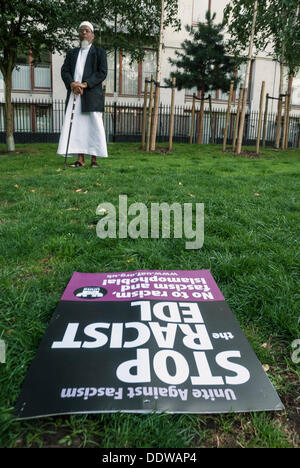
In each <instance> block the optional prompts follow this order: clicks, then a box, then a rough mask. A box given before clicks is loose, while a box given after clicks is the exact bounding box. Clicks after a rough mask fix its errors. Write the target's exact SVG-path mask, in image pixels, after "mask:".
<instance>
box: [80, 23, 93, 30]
mask: <svg viewBox="0 0 300 468" xmlns="http://www.w3.org/2000/svg"><path fill="white" fill-rule="evenodd" d="M81 26H88V27H89V28H90V30H91V31H92V32H94V27H93V25H92V23H90V22H89V21H82V23H80V25H79V29H80V28H81Z"/></svg>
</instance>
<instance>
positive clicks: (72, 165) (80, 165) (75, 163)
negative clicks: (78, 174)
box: [69, 161, 85, 167]
mask: <svg viewBox="0 0 300 468" xmlns="http://www.w3.org/2000/svg"><path fill="white" fill-rule="evenodd" d="M84 166H85V164H82V163H81V162H80V161H76V162H74V163H73V164H70V166H69V167H84Z"/></svg>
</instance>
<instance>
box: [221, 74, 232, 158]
mask: <svg viewBox="0 0 300 468" xmlns="http://www.w3.org/2000/svg"><path fill="white" fill-rule="evenodd" d="M233 85H234V82H233V81H231V82H230V90H229V97H228V105H227V112H226V122H225V129H224V136H223V145H222V151H223V152H224V151H226V142H227V134H228V127H229V119H230V108H231V101H232V94H233Z"/></svg>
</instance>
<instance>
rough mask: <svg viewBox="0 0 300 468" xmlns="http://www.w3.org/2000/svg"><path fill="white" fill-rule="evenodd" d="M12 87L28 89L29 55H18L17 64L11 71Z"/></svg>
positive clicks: (29, 74) (29, 80) (29, 85)
mask: <svg viewBox="0 0 300 468" xmlns="http://www.w3.org/2000/svg"><path fill="white" fill-rule="evenodd" d="M12 89H14V90H24V91H28V90H30V89H31V66H30V57H29V55H25V54H22V55H19V56H18V59H17V66H16V67H15V68H14V69H13V72H12Z"/></svg>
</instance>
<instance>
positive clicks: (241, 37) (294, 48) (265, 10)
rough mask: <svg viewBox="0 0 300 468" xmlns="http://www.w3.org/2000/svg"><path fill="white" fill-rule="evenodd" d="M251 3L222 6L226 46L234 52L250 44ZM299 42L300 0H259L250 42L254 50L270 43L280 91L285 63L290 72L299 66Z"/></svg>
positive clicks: (242, 51)
mask: <svg viewBox="0 0 300 468" xmlns="http://www.w3.org/2000/svg"><path fill="white" fill-rule="evenodd" d="M254 4H255V2H254V0H231V1H230V3H229V4H228V5H227V7H226V8H225V10H224V25H225V26H226V27H227V30H228V32H229V34H230V40H229V41H228V47H229V50H230V51H231V53H233V54H234V55H235V56H238V57H240V56H242V55H245V53H246V51H247V50H248V48H249V43H250V34H249V32H250V31H251V26H252V24H253V10H254ZM299 42H300V8H299V0H268V1H265V0H259V1H258V2H257V15H256V25H255V34H254V37H253V44H254V48H255V51H256V53H258V52H259V51H263V50H265V49H266V48H267V46H268V45H270V46H271V52H270V55H271V57H272V58H273V59H274V60H276V61H278V62H279V63H280V84H279V95H280V94H282V92H283V72H284V67H286V68H287V69H288V74H289V75H290V74H294V73H296V72H297V71H298V70H299V68H300V49H299ZM278 107H280V101H278ZM280 114H281V111H280ZM279 117H280V118H279ZM280 119H281V115H280V116H279V115H278V121H280Z"/></svg>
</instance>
